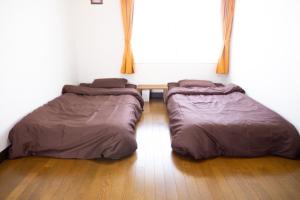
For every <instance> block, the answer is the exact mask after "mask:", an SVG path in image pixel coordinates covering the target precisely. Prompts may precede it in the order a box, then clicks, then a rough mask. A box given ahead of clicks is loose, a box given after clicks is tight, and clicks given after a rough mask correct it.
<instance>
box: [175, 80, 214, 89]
mask: <svg viewBox="0 0 300 200" xmlns="http://www.w3.org/2000/svg"><path fill="white" fill-rule="evenodd" d="M178 83H179V87H215V86H216V85H215V84H214V83H213V82H211V81H205V80H181V81H179V82H178Z"/></svg>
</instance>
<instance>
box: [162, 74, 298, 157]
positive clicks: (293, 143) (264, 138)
mask: <svg viewBox="0 0 300 200" xmlns="http://www.w3.org/2000/svg"><path fill="white" fill-rule="evenodd" d="M166 103H167V109H168V114H169V119H170V130H171V140H172V148H173V151H175V152H176V153H178V154H181V155H184V156H189V157H192V158H194V159H208V158H213V157H217V156H228V157H230V156H232V157H257V156H265V155H275V156H282V157H286V158H292V159H297V158H299V156H300V137H299V134H298V132H297V130H296V128H295V127H294V126H293V125H292V124H290V123H289V122H288V121H287V120H285V119H284V118H283V117H281V116H280V115H279V114H277V113H275V112H274V111H272V110H270V109H268V108H267V107H265V106H264V105H262V104H260V103H258V102H257V101H255V100H253V99H252V98H250V97H249V96H247V95H246V94H245V91H244V90H243V89H242V88H241V87H239V86H237V85H234V84H228V85H222V84H215V83H212V82H209V81H201V80H182V81H179V82H178V83H169V91H168V94H167V98H166Z"/></svg>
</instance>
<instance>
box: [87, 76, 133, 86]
mask: <svg viewBox="0 0 300 200" xmlns="http://www.w3.org/2000/svg"><path fill="white" fill-rule="evenodd" d="M126 83H127V79H125V78H100V79H95V80H94V81H93V83H92V84H91V87H92V88H125V86H126Z"/></svg>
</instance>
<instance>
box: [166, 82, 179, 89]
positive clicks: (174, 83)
mask: <svg viewBox="0 0 300 200" xmlns="http://www.w3.org/2000/svg"><path fill="white" fill-rule="evenodd" d="M174 87H179V84H178V83H176V82H170V83H168V90H170V89H172V88H174Z"/></svg>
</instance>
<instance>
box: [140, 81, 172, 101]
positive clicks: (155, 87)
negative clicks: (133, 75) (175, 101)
mask: <svg viewBox="0 0 300 200" xmlns="http://www.w3.org/2000/svg"><path fill="white" fill-rule="evenodd" d="M137 89H138V90H139V91H141V93H142V94H143V91H148V92H149V95H150V91H151V90H163V97H164V100H165V98H166V95H167V91H168V85H167V84H140V85H137Z"/></svg>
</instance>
